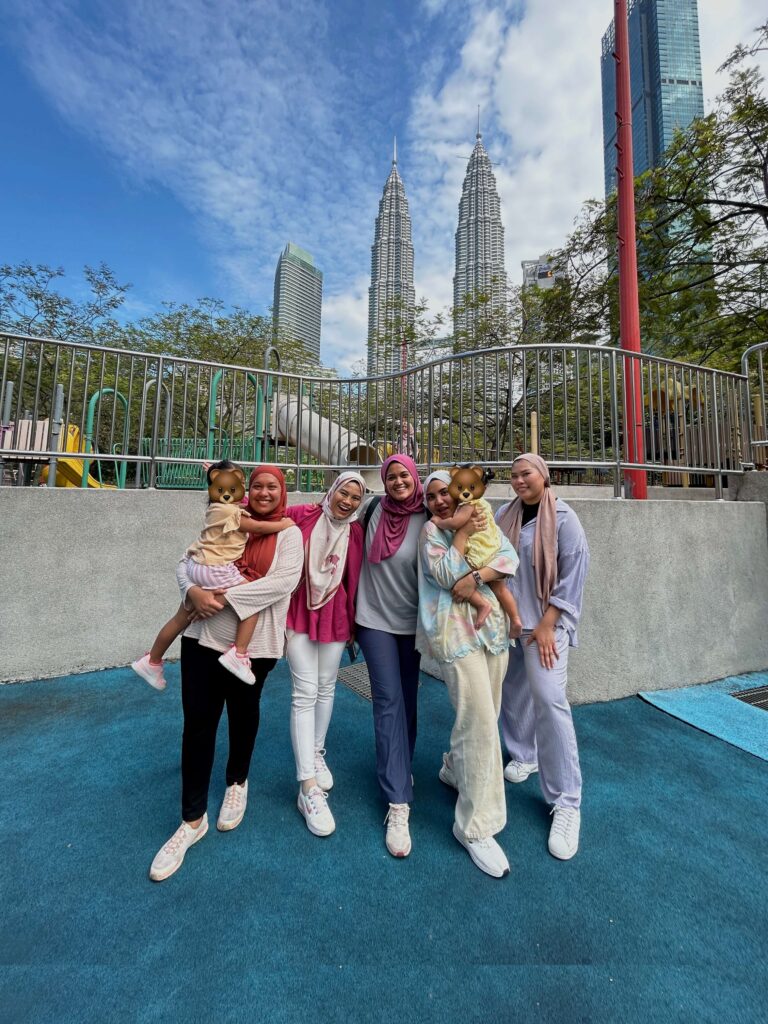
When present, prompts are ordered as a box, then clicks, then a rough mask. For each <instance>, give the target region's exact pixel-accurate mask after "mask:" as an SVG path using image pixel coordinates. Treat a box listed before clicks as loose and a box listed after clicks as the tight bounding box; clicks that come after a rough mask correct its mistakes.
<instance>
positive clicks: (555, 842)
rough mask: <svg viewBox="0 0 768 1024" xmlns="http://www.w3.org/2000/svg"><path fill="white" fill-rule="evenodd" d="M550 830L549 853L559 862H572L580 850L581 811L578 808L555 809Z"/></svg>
mask: <svg viewBox="0 0 768 1024" xmlns="http://www.w3.org/2000/svg"><path fill="white" fill-rule="evenodd" d="M550 813H551V814H553V815H554V817H553V819H552V828H550V830H549V852H550V853H551V854H552V856H553V857H557V859H558V860H570V859H571V857H573V855H574V854H575V853H576V851H577V850H578V848H579V829H580V827H581V811H580V810H579V809H578V808H576V807H553V808H552V811H551V812H550Z"/></svg>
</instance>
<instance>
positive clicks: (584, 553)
mask: <svg viewBox="0 0 768 1024" xmlns="http://www.w3.org/2000/svg"><path fill="white" fill-rule="evenodd" d="M557 544H558V548H557V583H556V584H555V586H554V589H553V591H552V593H551V594H550V595H549V604H548V605H547V610H546V611H545V612H544V614H543V615H542V617H541V619H540V620H539V622H538V624H537V626H536V628H535V629H534V630H533V632H532V633H531V637H530V639H529V641H528V643H532V642H533V640H535V641H536V643H537V644H538V646H539V661H540V662H541V664H542V666H543V667H544V668H554V666H555V662H556V661H557V647H556V645H555V627H556V626H557V623H558V621H559V619H560V616H561V615H562V613H563V612H567V613H568V614H569V615H570V616H571V617H572V618H573V619H575V620H576V621H578V619H579V616H580V615H581V601H582V596H583V594H584V581H585V580H586V577H587V569H588V568H589V548H588V547H587V539H586V537H585V536H584V531H583V529H582V527H581V523H580V522H579V521H578V519H577V518H576V515H575V513H573V514H572V515H570V516H568V517H567V518H566V519H565V520H564V521H563V523H562V524H560V525H559V526H558V531H557Z"/></svg>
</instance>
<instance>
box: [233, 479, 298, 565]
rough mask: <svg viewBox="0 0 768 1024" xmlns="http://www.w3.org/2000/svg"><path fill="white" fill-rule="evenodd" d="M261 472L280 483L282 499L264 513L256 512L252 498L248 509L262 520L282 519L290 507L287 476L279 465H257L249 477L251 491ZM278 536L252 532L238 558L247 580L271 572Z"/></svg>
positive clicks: (238, 563) (255, 517) (273, 520)
mask: <svg viewBox="0 0 768 1024" xmlns="http://www.w3.org/2000/svg"><path fill="white" fill-rule="evenodd" d="M261 473H269V475H270V476H273V477H274V478H275V480H277V482H278V483H279V484H280V500H279V501H278V503H277V507H276V508H274V509H273V510H272V511H271V512H269V513H267V515H264V514H263V513H261V512H256V511H255V510H254V509H253V508H252V507H251V505H250V499H249V504H248V511H249V512H250V513H251V515H252V516H253V518H254V519H260V520H261V521H262V522H275V521H276V520H278V519H282V518H283V516H284V515H285V510H286V508H287V507H288V490H287V488H286V486H285V477H284V476H283V474H282V473H281V472H280V470H279V469H278V468H277V466H255V467H254V469H253V472H252V473H251V475H250V477H249V478H248V490H249V492H250V489H251V485H252V484H253V481H254V480H255V479H256V477H257V476H259V475H260V474H261ZM277 537H278V535H277V534H276V533H269V534H266V535H264V536H259V535H258V534H255V533H252V534H250V535H249V537H248V541H247V543H246V545H245V551H243V553H242V555H241V556H240V558H239V559H238V560H237V563H236V564H237V568H238V569H239V570H240V572H241V574H242V575H243V576H244V577H245V579H247V580H258V579H261V577H262V576H266V575H267V573H268V572H269V567H270V566H271V565H272V562H273V560H274V557H275V550H276V549H277Z"/></svg>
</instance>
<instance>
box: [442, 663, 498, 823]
mask: <svg viewBox="0 0 768 1024" xmlns="http://www.w3.org/2000/svg"><path fill="white" fill-rule="evenodd" d="M507 662H508V655H507V652H506V651H505V652H504V653H503V654H490V653H489V652H488V651H487V650H485V648H482V649H481V650H479V651H473V652H472V653H471V654H468V655H466V657H464V658H457V659H456V661H452V662H449V663H445V662H443V663H442V665H441V668H442V671H443V679H444V680H445V685H446V687H447V688H448V695H449V697H450V699H451V703H452V704H453V706H454V708H455V710H456V721H455V722H454V725H453V730H452V731H451V750H450V753H449V754H448V755H447V761H448V764H449V765H450V766H451V767H452V768H453V773H454V776H455V778H456V785H457V788H458V791H459V796H458V799H457V801H456V825H457V827H458V828H459V829H460V830H461V832H462V833H463V834H464V835H465V836H466V838H467V839H487V838H488V837H489V836H493V835H496V833H497V832H501V830H502V829H503V828H504V826H505V825H506V823H507V804H506V799H505V794H504V766H503V763H502V759H501V743H500V741H499V727H498V719H499V711H500V710H501V684H502V682H503V680H504V674H505V672H506V670H507Z"/></svg>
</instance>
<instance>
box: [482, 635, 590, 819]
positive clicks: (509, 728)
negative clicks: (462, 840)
mask: <svg viewBox="0 0 768 1024" xmlns="http://www.w3.org/2000/svg"><path fill="white" fill-rule="evenodd" d="M526 640H527V636H525V635H523V636H522V637H521V638H520V639H519V640H518V641H517V643H516V645H515V646H514V647H510V649H509V668H508V669H507V674H506V677H505V679H504V684H503V687H502V694H501V735H502V737H503V739H504V746H505V747H506V748H507V751H508V753H509V755H510V757H511V758H513V759H514V760H516V761H526V762H527V763H528V764H538V766H539V781H540V783H541V791H542V793H543V794H544V799H545V800H546V801H547V803H550V804H554V805H555V806H556V807H579V806H580V805H581V769H580V767H579V750H578V747H577V746H576V732H575V731H574V728H573V717H572V715H571V706H570V704H569V703H568V698H567V697H566V694H565V688H566V683H567V680H568V634H567V633H566V632H565V630H563V629H559V630H558V631H557V633H556V642H557V653H558V655H559V657H558V659H557V661H556V662H555V667H554V668H552V669H546V668H542V666H541V662H540V661H539V648H538V646H537V645H536V643H535V642H534V643H532V644H527V643H526Z"/></svg>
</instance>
